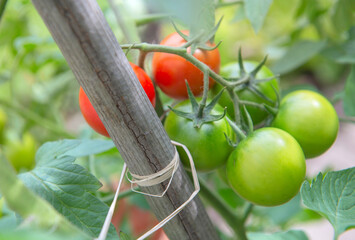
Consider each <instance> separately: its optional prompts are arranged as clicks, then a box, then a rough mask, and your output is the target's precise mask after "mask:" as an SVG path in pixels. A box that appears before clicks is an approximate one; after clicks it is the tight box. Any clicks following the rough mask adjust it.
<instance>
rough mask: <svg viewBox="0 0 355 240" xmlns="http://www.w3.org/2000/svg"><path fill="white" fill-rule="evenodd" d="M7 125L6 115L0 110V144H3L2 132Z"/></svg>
mask: <svg viewBox="0 0 355 240" xmlns="http://www.w3.org/2000/svg"><path fill="white" fill-rule="evenodd" d="M6 123H7V115H6V113H5V112H4V111H3V110H2V109H0V144H2V143H3V142H4V130H5V126H6Z"/></svg>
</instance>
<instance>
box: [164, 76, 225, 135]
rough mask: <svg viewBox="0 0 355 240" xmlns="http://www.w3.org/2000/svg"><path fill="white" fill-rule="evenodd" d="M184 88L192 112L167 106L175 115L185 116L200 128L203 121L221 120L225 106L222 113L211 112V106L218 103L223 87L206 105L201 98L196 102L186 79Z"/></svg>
mask: <svg viewBox="0 0 355 240" xmlns="http://www.w3.org/2000/svg"><path fill="white" fill-rule="evenodd" d="M186 88H187V93H188V95H189V99H190V102H191V106H192V112H183V111H180V110H176V109H173V108H172V107H170V106H169V108H170V110H171V111H173V112H174V113H175V114H176V115H178V116H180V117H183V118H186V119H189V120H192V121H193V126H194V127H195V128H200V127H201V126H202V124H204V123H208V122H214V121H218V120H221V119H222V118H224V117H225V116H226V114H227V109H226V108H224V110H223V113H222V114H217V115H214V114H211V112H212V110H213V108H214V107H215V106H216V104H217V103H218V100H219V99H220V97H221V96H222V93H223V91H224V89H222V90H221V91H220V92H219V93H218V94H217V95H216V96H215V97H214V98H213V99H212V101H211V102H210V103H208V104H207V105H206V104H205V101H204V100H203V99H202V101H201V102H200V103H198V102H197V100H196V98H195V96H194V95H193V93H192V91H191V89H190V86H189V84H188V82H187V81H186Z"/></svg>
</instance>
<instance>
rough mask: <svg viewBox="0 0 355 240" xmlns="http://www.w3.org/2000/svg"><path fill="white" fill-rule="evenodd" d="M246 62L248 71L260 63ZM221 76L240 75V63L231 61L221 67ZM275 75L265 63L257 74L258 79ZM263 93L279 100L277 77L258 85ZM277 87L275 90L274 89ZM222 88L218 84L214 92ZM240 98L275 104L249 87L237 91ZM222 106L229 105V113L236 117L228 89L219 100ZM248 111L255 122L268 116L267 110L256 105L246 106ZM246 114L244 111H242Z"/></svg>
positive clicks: (245, 65)
mask: <svg viewBox="0 0 355 240" xmlns="http://www.w3.org/2000/svg"><path fill="white" fill-rule="evenodd" d="M243 63H244V68H245V71H246V72H251V71H252V70H254V68H255V67H256V66H257V65H258V63H257V62H253V61H243ZM221 76H223V77H225V78H236V77H240V69H239V64H238V63H237V62H235V63H229V64H227V65H225V66H223V67H222V69H221ZM272 76H274V74H273V73H272V72H271V70H270V69H269V68H267V67H266V66H265V65H264V66H263V67H262V68H261V69H260V70H259V72H258V73H257V74H256V78H257V79H265V78H270V77H272ZM256 88H257V89H258V90H259V91H260V92H261V93H263V94H264V95H265V96H266V97H268V98H269V99H270V100H272V101H276V100H277V95H276V93H275V91H276V92H277V93H279V83H278V81H277V79H276V78H275V79H272V80H270V81H268V82H261V83H258V84H257V87H256ZM274 89H275V90H274ZM220 90H222V86H221V85H219V84H217V85H216V86H215V87H214V89H213V92H214V94H217V93H218V92H219V91H220ZM236 93H237V95H238V97H239V100H245V101H250V102H255V103H259V104H267V105H270V106H273V104H272V103H270V102H269V101H267V100H265V99H264V98H262V97H260V96H258V95H256V94H255V93H253V92H251V91H250V90H248V89H243V90H238V91H236ZM218 103H219V104H220V105H221V106H222V107H227V111H228V114H229V115H230V116H231V117H232V118H234V107H233V102H232V100H231V99H230V97H229V95H228V93H227V91H224V92H223V94H222V96H221V98H220V100H219V102H218ZM246 108H247V110H248V113H249V114H250V117H251V118H252V120H253V123H254V124H258V123H260V122H262V121H263V120H265V118H266V117H267V112H266V111H265V110H263V109H260V108H258V107H254V106H246ZM242 113H243V115H244V112H242Z"/></svg>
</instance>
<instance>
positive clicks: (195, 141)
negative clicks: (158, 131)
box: [164, 101, 233, 171]
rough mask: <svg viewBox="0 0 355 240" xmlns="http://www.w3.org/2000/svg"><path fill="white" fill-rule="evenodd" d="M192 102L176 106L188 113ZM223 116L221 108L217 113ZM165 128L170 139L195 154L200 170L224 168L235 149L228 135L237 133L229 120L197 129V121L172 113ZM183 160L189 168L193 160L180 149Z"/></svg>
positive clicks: (196, 163)
mask: <svg viewBox="0 0 355 240" xmlns="http://www.w3.org/2000/svg"><path fill="white" fill-rule="evenodd" d="M190 108H191V106H190V105H189V101H184V102H182V103H180V104H178V105H177V106H176V109H178V110H184V111H188V110H189V109H190ZM216 112H217V113H222V112H223V109H222V108H221V107H220V106H218V105H217V107H216V110H214V113H216ZM164 127H165V130H166V132H167V133H168V135H169V137H170V138H171V139H172V140H174V141H177V142H180V143H182V144H184V145H185V146H186V147H187V148H188V149H189V150H190V152H191V155H192V157H193V159H194V163H195V167H196V169H197V170H198V171H211V170H214V169H216V168H219V167H221V166H223V165H224V164H225V163H226V161H227V159H228V155H229V154H230V152H231V151H232V150H233V148H232V147H231V146H229V145H228V142H227V140H226V138H225V136H224V133H225V134H226V135H227V136H229V137H230V138H232V137H233V131H232V129H231V127H230V126H229V124H228V122H227V120H226V119H225V118H223V119H221V120H219V121H214V122H210V123H204V124H202V126H201V127H200V128H196V127H194V126H193V121H191V120H190V119H186V118H183V117H180V116H178V115H176V113H174V112H170V113H169V115H168V116H167V118H166V120H165V123H164ZM178 151H179V155H180V159H181V161H182V163H183V164H184V165H185V166H189V165H190V164H189V159H188V158H187V155H186V154H185V153H184V151H183V150H181V149H178Z"/></svg>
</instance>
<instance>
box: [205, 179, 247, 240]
mask: <svg viewBox="0 0 355 240" xmlns="http://www.w3.org/2000/svg"><path fill="white" fill-rule="evenodd" d="M199 182H200V195H201V196H202V197H203V198H204V199H205V200H206V201H207V202H208V203H209V204H211V205H212V207H213V208H214V209H215V210H216V211H217V212H218V213H219V214H221V215H222V216H223V218H224V219H225V220H226V222H227V223H228V225H229V226H230V227H231V228H232V229H233V231H234V232H235V234H236V235H237V236H238V240H247V239H248V238H247V235H246V230H245V227H244V221H243V219H241V218H240V217H239V216H238V215H237V214H235V213H234V210H233V209H232V208H231V207H229V206H228V205H227V204H226V203H225V202H224V201H223V200H222V199H221V197H220V196H219V195H217V194H216V193H215V192H212V191H211V189H210V188H209V187H208V186H207V184H206V183H205V181H204V180H202V179H201V178H199Z"/></svg>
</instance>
